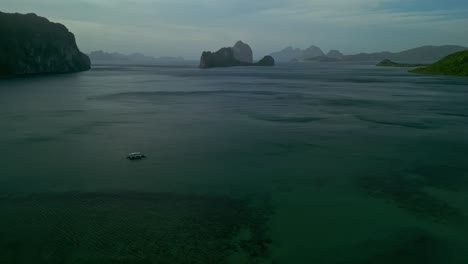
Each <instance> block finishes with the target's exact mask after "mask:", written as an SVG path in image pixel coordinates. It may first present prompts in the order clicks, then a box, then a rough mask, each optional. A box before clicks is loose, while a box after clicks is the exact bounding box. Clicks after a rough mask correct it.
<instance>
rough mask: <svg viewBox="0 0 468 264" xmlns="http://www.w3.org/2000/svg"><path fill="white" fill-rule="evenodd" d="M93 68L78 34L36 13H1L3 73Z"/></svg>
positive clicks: (14, 73) (0, 68) (67, 70)
mask: <svg viewBox="0 0 468 264" xmlns="http://www.w3.org/2000/svg"><path fill="white" fill-rule="evenodd" d="M89 69H90V60H89V58H88V56H86V55H85V54H83V53H81V52H80V51H79V49H78V47H77V45H76V41H75V36H74V35H73V34H72V33H71V32H69V31H68V29H67V28H66V27H65V26H64V25H62V24H58V23H52V22H50V21H49V20H47V19H46V18H43V17H39V16H37V15H35V14H26V15H23V14H8V13H3V12H0V75H3V76H5V75H25V74H37V73H67V72H79V71H85V70H89Z"/></svg>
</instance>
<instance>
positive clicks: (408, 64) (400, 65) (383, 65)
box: [376, 59, 427, 68]
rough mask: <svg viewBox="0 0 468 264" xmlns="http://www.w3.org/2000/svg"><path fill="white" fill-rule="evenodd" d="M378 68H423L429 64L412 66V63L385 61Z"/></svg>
mask: <svg viewBox="0 0 468 264" xmlns="http://www.w3.org/2000/svg"><path fill="white" fill-rule="evenodd" d="M376 66H379V67H413V68H415V67H422V66H427V64H410V63H398V62H394V61H391V60H388V59H385V60H383V61H381V62H379V63H378V64H377V65H376Z"/></svg>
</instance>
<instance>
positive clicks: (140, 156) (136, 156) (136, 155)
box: [127, 152, 146, 160]
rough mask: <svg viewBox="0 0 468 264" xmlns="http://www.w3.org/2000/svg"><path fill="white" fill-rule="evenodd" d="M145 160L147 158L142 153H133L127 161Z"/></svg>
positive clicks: (128, 156) (128, 155)
mask: <svg viewBox="0 0 468 264" xmlns="http://www.w3.org/2000/svg"><path fill="white" fill-rule="evenodd" d="M143 158H146V156H145V155H144V154H143V153H141V152H132V153H130V154H127V159H130V160H139V159H143Z"/></svg>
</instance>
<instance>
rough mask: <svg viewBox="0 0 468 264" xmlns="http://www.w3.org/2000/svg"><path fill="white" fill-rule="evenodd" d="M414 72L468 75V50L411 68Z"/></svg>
mask: <svg viewBox="0 0 468 264" xmlns="http://www.w3.org/2000/svg"><path fill="white" fill-rule="evenodd" d="M410 72H413V73H422V74H432V75H453V76H468V50H465V51H460V52H457V53H454V54H451V55H449V56H447V57H445V58H443V59H442V60H440V61H438V62H436V63H434V64H431V65H429V66H427V67H424V68H418V69H414V70H411V71H410Z"/></svg>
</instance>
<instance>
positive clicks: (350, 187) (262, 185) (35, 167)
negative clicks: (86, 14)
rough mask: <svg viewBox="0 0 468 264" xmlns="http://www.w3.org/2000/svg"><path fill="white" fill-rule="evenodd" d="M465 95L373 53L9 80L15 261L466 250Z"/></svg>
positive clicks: (235, 259)
mask: <svg viewBox="0 0 468 264" xmlns="http://www.w3.org/2000/svg"><path fill="white" fill-rule="evenodd" d="M467 102H468V80H467V79H466V78H465V79H464V78H453V77H432V76H421V75H413V74H409V73H406V72H405V70H404V69H386V68H377V67H374V66H370V65H365V64H335V63H320V64H314V63H310V64H297V65H280V66H277V67H273V68H256V67H248V68H244V67H240V68H230V69H212V70H200V69H197V68H195V67H189V66H180V67H162V66H161V67H143V66H96V67H94V69H92V70H91V71H88V72H84V73H79V74H71V75H56V76H37V77H30V78H25V79H3V80H0V131H2V136H1V137H0V147H1V150H2V154H1V159H0V212H1V218H0V262H1V263H275V264H278V263H327V264H328V263H333V264H334V263H340V264H341V263H343V264H344V263H448V264H451V263H456V264H458V263H468V253H466V252H468V239H467V237H468V228H467V223H468V222H467V219H468V218H467V217H468V215H467V213H468V203H467V202H468V192H467V191H468V178H467V177H468V163H467V161H468V136H467V132H468V104H467ZM134 151H141V152H143V153H145V154H146V155H147V156H148V158H147V159H145V160H141V161H129V160H126V159H125V155H126V154H127V153H129V152H134Z"/></svg>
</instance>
